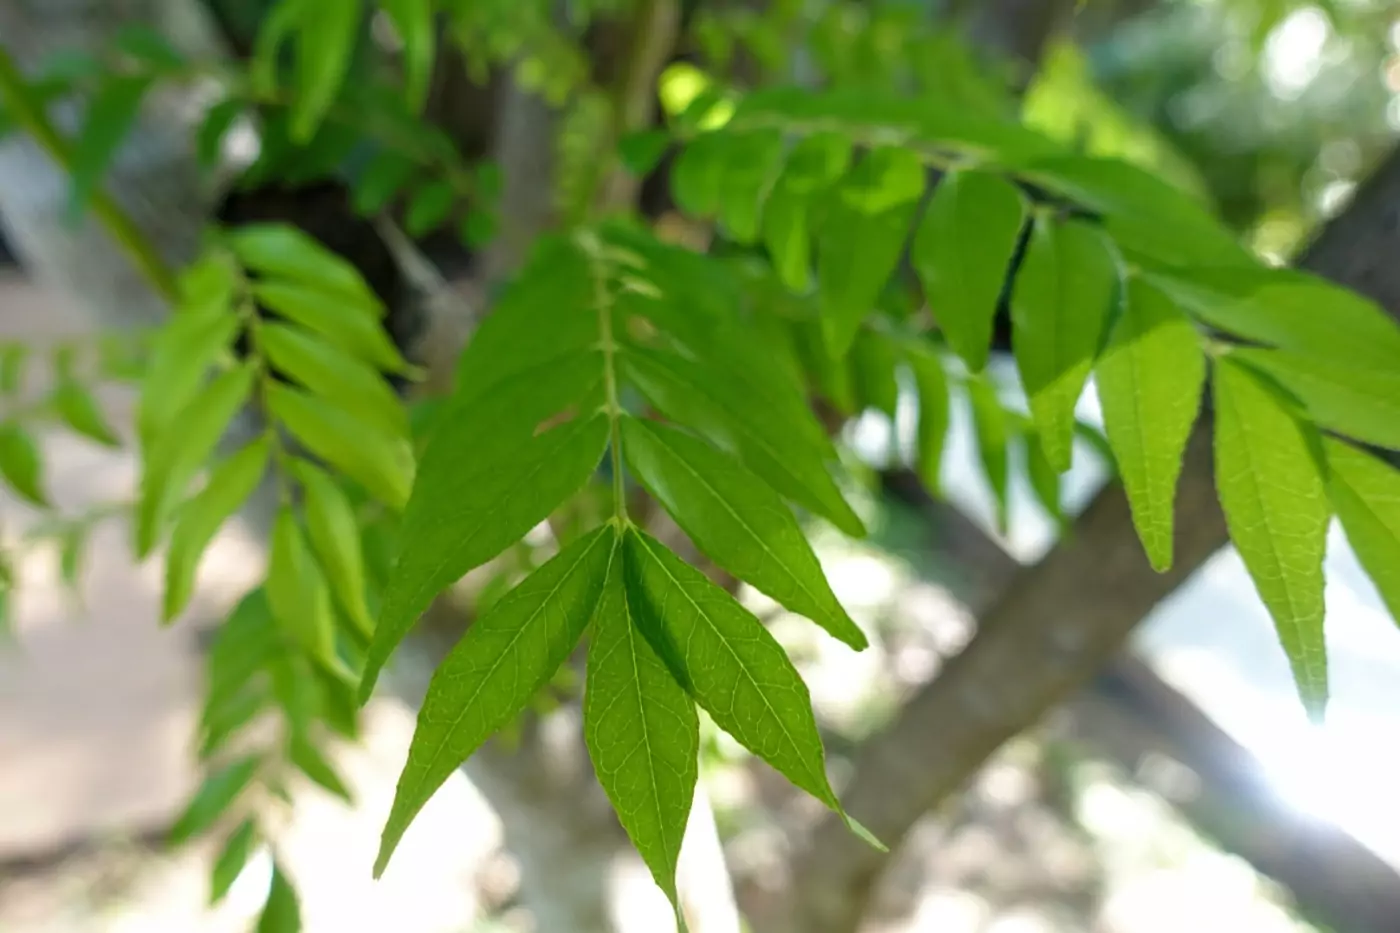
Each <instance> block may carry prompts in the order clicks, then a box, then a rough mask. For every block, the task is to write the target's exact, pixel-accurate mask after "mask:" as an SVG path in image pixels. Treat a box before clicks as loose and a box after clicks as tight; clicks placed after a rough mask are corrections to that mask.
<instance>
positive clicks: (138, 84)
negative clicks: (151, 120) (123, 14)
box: [68, 74, 152, 219]
mask: <svg viewBox="0 0 1400 933" xmlns="http://www.w3.org/2000/svg"><path fill="white" fill-rule="evenodd" d="M151 83H152V77H151V76H150V75H145V74H137V75H117V76H114V77H111V78H109V79H108V80H107V81H106V83H104V84H103V85H102V87H101V88H99V89H98V91H97V95H96V96H95V97H93V99H92V102H91V103H90V104H89V105H88V110H87V121H86V122H85V123H84V124H83V128H82V130H81V131H80V132H79V133H78V138H77V139H76V140H75V141H74V143H73V154H72V162H71V164H70V165H69V166H68V176H69V178H70V179H71V181H72V191H71V194H70V195H69V201H68V216H69V217H70V218H72V219H76V218H78V217H79V216H81V215H82V212H83V211H84V210H85V209H86V208H87V204H88V201H89V200H91V198H92V194H93V192H94V191H96V190H97V189H98V188H99V187H101V185H102V178H103V176H104V175H106V173H107V167H108V166H109V165H110V164H111V162H112V158H113V157H114V156H115V155H116V152H117V149H118V148H119V147H120V146H121V144H122V140H124V139H125V138H126V135H127V133H128V132H129V131H130V130H131V126H132V124H133V123H135V122H136V117H137V115H138V114H139V113H140V111H141V101H142V100H143V99H144V98H145V96H146V91H147V90H149V89H150V87H151Z"/></svg>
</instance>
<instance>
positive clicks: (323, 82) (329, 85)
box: [292, 0, 363, 145]
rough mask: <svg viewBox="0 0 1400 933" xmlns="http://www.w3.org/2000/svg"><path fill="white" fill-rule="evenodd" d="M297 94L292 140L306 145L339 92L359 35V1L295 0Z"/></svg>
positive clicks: (293, 108) (294, 101)
mask: <svg viewBox="0 0 1400 933" xmlns="http://www.w3.org/2000/svg"><path fill="white" fill-rule="evenodd" d="M297 3H298V6H299V7H300V8H301V16H300V17H299V22H298V24H297V25H298V26H299V27H300V28H299V29H297V32H296V43H297V94H296V96H295V97H293V99H292V100H293V104H292V139H293V140H294V141H295V142H297V143H298V144H302V145H305V144H306V143H307V142H308V141H309V140H310V139H311V137H312V136H313V135H314V134H315V133H316V129H317V128H318V127H319V126H320V125H321V121H322V120H324V119H325V117H326V113H327V111H329V110H330V108H331V104H332V103H333V102H334V101H335V98H336V95H337V94H339V93H340V87H341V84H343V83H344V81H345V76H346V74H347V73H348V72H349V70H350V61H351V58H352V57H353V56H354V53H355V44H356V39H357V37H358V35H359V29H360V22H361V16H362V13H363V11H362V8H361V3H360V0H297Z"/></svg>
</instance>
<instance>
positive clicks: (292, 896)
mask: <svg viewBox="0 0 1400 933" xmlns="http://www.w3.org/2000/svg"><path fill="white" fill-rule="evenodd" d="M300 931H301V904H300V903H299V902H298V900H297V892H296V889H295V888H294V887H292V882H291V879H290V878H288V877H287V872H286V869H285V868H283V867H282V865H281V864H280V863H279V862H277V861H275V860H274V861H273V863H272V887H271V888H270V889H269V890H268V892H267V902H266V903H265V904H264V905H263V910H262V913H261V914H260V915H259V916H258V929H257V933H300Z"/></svg>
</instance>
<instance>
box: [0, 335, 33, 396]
mask: <svg viewBox="0 0 1400 933" xmlns="http://www.w3.org/2000/svg"><path fill="white" fill-rule="evenodd" d="M28 359H29V346H28V345H27V344H24V343H3V344H0V395H14V394H15V393H17V392H18V391H19V390H20V387H21V386H22V385H23V384H24V365H25V363H26V362H27V361H28Z"/></svg>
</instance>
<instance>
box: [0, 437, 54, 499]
mask: <svg viewBox="0 0 1400 933" xmlns="http://www.w3.org/2000/svg"><path fill="white" fill-rule="evenodd" d="M0 477H4V479H5V482H6V483H7V484H8V485H9V487H10V488H11V489H13V490H14V491H15V492H16V493H18V494H19V495H20V497H21V498H23V499H27V500H28V501H29V502H32V503H33V504H35V505H38V506H42V507H44V508H47V507H48V505H49V497H48V493H47V492H45V491H44V466H43V460H42V459H41V458H40V454H39V445H38V444H36V443H34V438H32V437H30V435H29V432H27V431H25V430H24V428H22V427H20V426H19V425H18V424H14V423H9V424H4V423H0Z"/></svg>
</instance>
